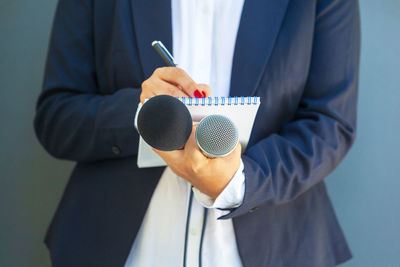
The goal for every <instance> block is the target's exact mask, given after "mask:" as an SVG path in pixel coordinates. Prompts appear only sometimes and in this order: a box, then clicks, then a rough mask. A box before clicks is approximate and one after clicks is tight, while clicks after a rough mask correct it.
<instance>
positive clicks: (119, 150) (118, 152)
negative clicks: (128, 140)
mask: <svg viewBox="0 0 400 267" xmlns="http://www.w3.org/2000/svg"><path fill="white" fill-rule="evenodd" d="M111 150H112V152H113V153H114V154H115V155H119V154H121V149H119V147H117V146H113V147H112V148H111Z"/></svg>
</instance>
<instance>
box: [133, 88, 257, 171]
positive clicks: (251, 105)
mask: <svg viewBox="0 0 400 267" xmlns="http://www.w3.org/2000/svg"><path fill="white" fill-rule="evenodd" d="M178 99H179V100H180V101H182V103H184V104H185V105H186V107H187V108H188V110H189V112H190V114H191V115H192V120H193V122H199V121H200V120H201V119H202V118H204V117H206V116H208V115H212V114H220V115H224V116H226V117H228V118H230V119H231V120H232V121H233V122H234V123H235V125H236V127H237V128H238V131H239V141H240V143H241V145H242V147H243V148H244V147H245V146H246V145H247V143H248V141H249V138H250V134H251V129H252V128H253V123H254V119H255V117H256V114H257V110H258V108H259V106H260V98H259V97H256V96H246V97H244V96H241V97H207V98H185V97H179V98H178ZM141 106H142V105H141V103H139V106H138V110H137V111H136V115H137V114H138V112H139V110H140V108H141ZM242 151H244V149H243V150H242ZM137 164H138V167H139V168H148V167H159V166H166V164H165V162H164V161H163V160H162V159H161V158H160V157H159V156H158V155H157V154H156V153H155V152H154V151H153V150H152V149H151V148H150V146H149V145H148V144H147V143H146V142H145V141H144V140H143V139H142V138H140V140H139V151H138V161H137Z"/></svg>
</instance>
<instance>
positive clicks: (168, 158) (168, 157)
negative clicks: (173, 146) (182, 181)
mask: <svg viewBox="0 0 400 267" xmlns="http://www.w3.org/2000/svg"><path fill="white" fill-rule="evenodd" d="M151 149H152V150H153V151H154V152H156V153H157V154H158V155H159V156H160V157H161V158H162V159H163V160H164V161H165V162H166V163H167V164H168V165H169V163H170V162H175V161H176V160H177V159H179V158H180V157H181V156H182V151H180V150H173V151H162V150H158V149H155V148H153V147H152V148H151Z"/></svg>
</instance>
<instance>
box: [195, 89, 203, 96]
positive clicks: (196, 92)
mask: <svg viewBox="0 0 400 267" xmlns="http://www.w3.org/2000/svg"><path fill="white" fill-rule="evenodd" d="M194 96H195V97H196V98H201V97H202V96H201V93H200V91H199V90H196V91H194Z"/></svg>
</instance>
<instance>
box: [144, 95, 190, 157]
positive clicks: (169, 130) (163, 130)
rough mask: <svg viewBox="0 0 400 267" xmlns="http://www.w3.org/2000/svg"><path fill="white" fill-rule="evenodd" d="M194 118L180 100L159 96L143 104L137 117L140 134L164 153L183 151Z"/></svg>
mask: <svg viewBox="0 0 400 267" xmlns="http://www.w3.org/2000/svg"><path fill="white" fill-rule="evenodd" d="M192 125H193V123H192V117H191V115H190V112H189V110H188V109H187V107H186V106H185V104H183V103H182V102H181V101H180V100H179V99H177V98H175V97H172V96H169V95H158V96H155V97H152V98H150V99H149V100H147V101H146V103H144V104H143V106H142V108H141V109H140V111H139V114H138V117H137V127H138V131H139V134H140V135H141V136H142V138H143V140H144V141H146V143H147V144H149V145H150V146H152V147H154V148H155V149H158V150H162V151H172V150H177V149H182V148H183V147H184V146H185V144H186V142H187V140H188V139H189V136H190V133H191V132H192Z"/></svg>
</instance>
